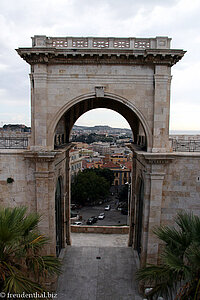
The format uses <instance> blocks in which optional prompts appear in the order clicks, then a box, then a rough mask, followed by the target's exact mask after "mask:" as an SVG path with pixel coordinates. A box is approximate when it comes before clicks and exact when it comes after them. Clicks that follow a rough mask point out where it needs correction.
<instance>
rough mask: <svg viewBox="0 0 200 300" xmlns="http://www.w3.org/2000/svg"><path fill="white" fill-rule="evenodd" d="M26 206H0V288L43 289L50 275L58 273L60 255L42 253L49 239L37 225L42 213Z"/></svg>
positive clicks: (6, 289)
mask: <svg viewBox="0 0 200 300" xmlns="http://www.w3.org/2000/svg"><path fill="white" fill-rule="evenodd" d="M26 212H27V209H26V208H25V207H16V208H0V291H1V292H5V293H8V292H10V293H17V294H19V293H23V292H25V293H33V292H38V293H41V292H43V291H45V288H44V283H45V280H46V279H47V278H48V276H50V275H54V274H59V273H60V269H61V264H60V261H59V259H58V258H56V257H54V256H51V255H42V254H41V250H42V248H43V247H44V246H45V245H46V244H47V243H48V239H47V238H45V237H44V236H43V235H41V234H40V233H39V232H38V230H37V226H38V223H39V221H40V216H39V215H38V214H36V213H31V214H27V213H26Z"/></svg>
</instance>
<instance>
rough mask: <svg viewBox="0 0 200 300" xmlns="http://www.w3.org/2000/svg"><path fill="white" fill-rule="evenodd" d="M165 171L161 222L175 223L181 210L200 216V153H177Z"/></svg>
mask: <svg viewBox="0 0 200 300" xmlns="http://www.w3.org/2000/svg"><path fill="white" fill-rule="evenodd" d="M165 172H166V175H165V179H164V181H163V192H162V207H161V216H162V217H161V224H171V223H173V218H174V215H175V214H176V213H177V212H179V211H181V210H186V211H189V212H193V213H194V214H197V215H199V216H200V180H198V178H200V153H196V154H195V153H187V154H181V153H177V154H175V155H174V160H173V161H172V163H170V164H168V165H167V166H166V169H165Z"/></svg>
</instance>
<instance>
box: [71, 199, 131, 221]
mask: <svg viewBox="0 0 200 300" xmlns="http://www.w3.org/2000/svg"><path fill="white" fill-rule="evenodd" d="M107 204H110V205H111V210H109V211H105V210H104V208H105V206H106V205H107ZM102 212H104V213H105V219H103V220H98V221H97V223H95V224H94V225H97V226H105V225H108V226H112V225H119V224H121V225H125V224H127V215H123V214H121V211H119V210H117V204H116V200H115V199H112V200H110V201H108V202H106V203H103V204H101V205H96V206H84V207H82V208H81V209H78V210H72V213H78V215H79V216H81V217H82V222H83V225H85V224H86V221H87V219H88V218H90V217H92V216H95V217H98V216H99V214H100V213H102ZM72 223H73V222H72Z"/></svg>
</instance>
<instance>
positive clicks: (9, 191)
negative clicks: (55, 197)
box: [0, 150, 36, 211]
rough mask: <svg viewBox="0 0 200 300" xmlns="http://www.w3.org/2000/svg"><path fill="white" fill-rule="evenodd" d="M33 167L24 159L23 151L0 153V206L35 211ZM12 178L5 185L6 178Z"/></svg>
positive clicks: (31, 163) (32, 164)
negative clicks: (20, 207)
mask: <svg viewBox="0 0 200 300" xmlns="http://www.w3.org/2000/svg"><path fill="white" fill-rule="evenodd" d="M34 171H35V166H34V163H33V162H31V161H28V160H26V159H24V155H23V151H19V150H1V151H0V205H1V206H4V207H5V206H10V207H15V206H22V205H24V206H27V207H28V209H29V211H35V210H36V202H35V178H34ZM9 177H10V178H13V179H14V181H13V182H12V183H7V178H9Z"/></svg>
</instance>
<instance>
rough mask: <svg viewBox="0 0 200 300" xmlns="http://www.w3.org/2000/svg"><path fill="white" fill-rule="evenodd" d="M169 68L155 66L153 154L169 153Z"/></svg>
mask: <svg viewBox="0 0 200 300" xmlns="http://www.w3.org/2000/svg"><path fill="white" fill-rule="evenodd" d="M170 72H171V71H170V67H168V66H161V65H156V66H155V74H154V105H153V110H154V114H153V115H154V120H153V148H152V152H169V151H170V144H169V111H170V85H171V74H170Z"/></svg>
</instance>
